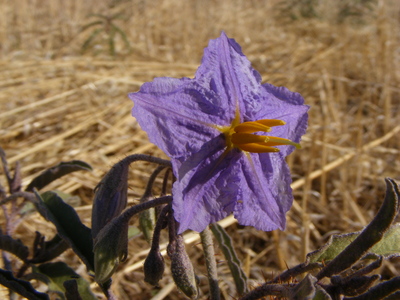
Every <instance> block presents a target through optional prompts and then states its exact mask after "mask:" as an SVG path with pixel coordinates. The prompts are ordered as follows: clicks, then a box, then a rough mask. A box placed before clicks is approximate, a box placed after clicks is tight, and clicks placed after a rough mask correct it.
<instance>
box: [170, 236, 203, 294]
mask: <svg viewBox="0 0 400 300" xmlns="http://www.w3.org/2000/svg"><path fill="white" fill-rule="evenodd" d="M167 251H168V255H169V257H170V258H171V273H172V277H173V279H174V282H175V284H176V285H177V287H178V288H179V289H180V290H181V291H182V292H183V293H184V294H185V295H186V296H188V297H189V298H190V299H197V298H198V296H199V291H198V287H197V277H196V275H195V273H194V269H193V265H192V262H191V261H190V259H189V256H188V255H187V253H186V250H185V244H184V241H183V238H182V236H180V235H177V236H176V238H175V239H174V240H173V241H172V242H170V244H169V245H168V249H167Z"/></svg>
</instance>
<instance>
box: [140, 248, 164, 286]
mask: <svg viewBox="0 0 400 300" xmlns="http://www.w3.org/2000/svg"><path fill="white" fill-rule="evenodd" d="M143 269H144V281H146V282H147V283H150V284H151V285H154V286H157V285H158V282H159V281H160V280H161V278H162V277H163V274H164V269H165V264H164V258H163V257H162V255H161V253H160V250H159V249H153V248H151V249H150V252H149V254H148V255H147V257H146V260H145V261H144V266H143Z"/></svg>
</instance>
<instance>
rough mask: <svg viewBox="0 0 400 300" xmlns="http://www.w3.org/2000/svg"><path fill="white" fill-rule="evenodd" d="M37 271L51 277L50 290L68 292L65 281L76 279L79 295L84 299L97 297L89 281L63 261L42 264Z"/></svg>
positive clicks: (93, 299) (92, 299) (90, 299)
mask: <svg viewBox="0 0 400 300" xmlns="http://www.w3.org/2000/svg"><path fill="white" fill-rule="evenodd" d="M35 272H37V273H40V274H43V275H45V276H46V277H47V278H48V279H49V282H48V286H49V290H51V291H53V292H60V293H63V294H64V293H65V292H66V290H65V287H64V282H66V281H70V280H75V281H76V283H77V285H78V292H79V295H81V296H82V298H83V299H85V300H86V299H88V300H95V299H97V298H96V297H95V296H94V294H93V293H92V291H91V290H90V285H89V283H88V282H87V281H86V280H85V279H83V278H82V277H81V276H79V275H78V274H77V273H75V271H74V270H72V269H71V268H70V267H68V266H67V265H66V264H65V263H63V262H55V263H46V264H42V265H40V266H38V267H37V268H35Z"/></svg>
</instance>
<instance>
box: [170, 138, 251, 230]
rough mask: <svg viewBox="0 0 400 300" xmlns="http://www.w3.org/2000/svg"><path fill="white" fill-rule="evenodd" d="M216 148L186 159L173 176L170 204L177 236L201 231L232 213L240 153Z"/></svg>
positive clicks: (204, 150)
mask: <svg viewBox="0 0 400 300" xmlns="http://www.w3.org/2000/svg"><path fill="white" fill-rule="evenodd" d="M222 146H223V145H222ZM219 149H220V151H217V152H215V153H209V152H208V149H203V151H199V152H198V153H196V154H194V155H193V156H191V157H189V158H188V159H187V160H185V161H184V162H183V163H182V164H181V167H180V169H179V170H178V172H177V174H176V176H177V181H176V182H175V183H174V186H173V191H172V193H173V195H174V201H173V203H172V204H173V209H174V216H175V219H176V220H177V221H178V222H179V223H180V227H179V232H180V233H181V232H183V231H185V230H186V229H192V230H196V231H198V232H201V231H203V230H204V229H205V228H206V226H207V225H208V224H210V223H213V222H216V221H219V220H221V219H223V218H224V217H226V216H228V215H229V214H230V213H232V211H233V210H234V206H235V204H236V200H237V194H238V193H237V191H238V189H239V188H240V187H239V185H238V184H239V182H240V178H239V177H237V176H236V174H240V170H239V168H240V165H239V164H238V163H237V161H238V160H239V159H240V157H241V156H242V155H243V153H241V152H239V151H237V150H234V151H230V152H229V153H226V154H225V152H224V150H223V147H220V148H219Z"/></svg>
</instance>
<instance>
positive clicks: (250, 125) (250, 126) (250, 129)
mask: <svg viewBox="0 0 400 300" xmlns="http://www.w3.org/2000/svg"><path fill="white" fill-rule="evenodd" d="M234 130H235V132H237V133H254V132H257V131H264V132H270V131H271V127H269V126H266V125H263V124H261V123H257V122H244V123H241V124H239V125H237V126H235V128H234Z"/></svg>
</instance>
